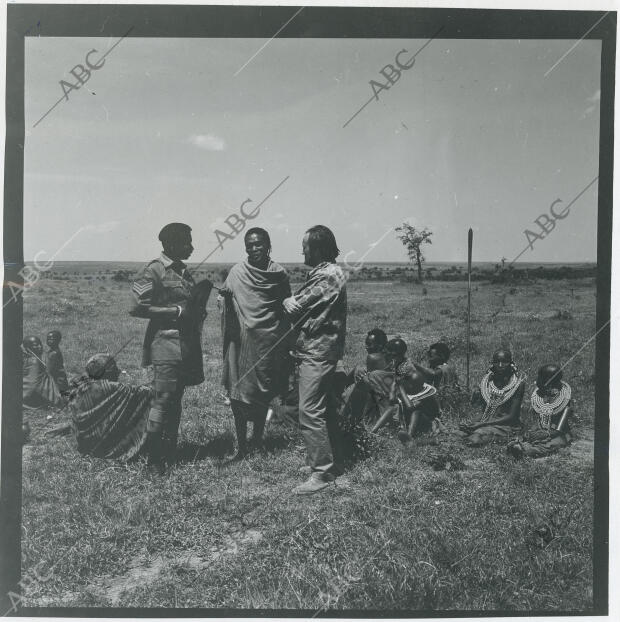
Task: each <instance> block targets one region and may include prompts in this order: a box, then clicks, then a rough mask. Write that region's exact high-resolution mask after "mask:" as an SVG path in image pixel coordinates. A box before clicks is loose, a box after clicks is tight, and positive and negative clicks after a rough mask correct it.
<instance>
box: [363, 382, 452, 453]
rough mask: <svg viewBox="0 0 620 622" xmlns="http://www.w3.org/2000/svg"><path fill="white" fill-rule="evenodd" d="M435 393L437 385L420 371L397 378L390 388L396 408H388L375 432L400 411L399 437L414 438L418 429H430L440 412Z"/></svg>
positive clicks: (420, 431)
mask: <svg viewBox="0 0 620 622" xmlns="http://www.w3.org/2000/svg"><path fill="white" fill-rule="evenodd" d="M436 394H437V389H436V388H435V387H434V386H432V385H430V384H428V383H426V382H424V376H423V375H422V374H421V373H419V372H417V371H413V372H411V373H410V374H407V375H405V376H403V377H402V378H399V379H397V380H395V381H394V383H393V385H392V389H391V391H390V403H391V404H393V405H394V410H386V411H385V412H384V413H383V414H382V415H381V417H380V418H379V420H378V421H377V423H375V425H374V426H373V428H372V432H374V433H376V432H377V431H378V430H379V429H381V428H382V427H383V426H384V425H385V424H386V423H388V421H390V420H391V419H392V418H393V417H394V414H395V412H396V413H398V414H399V415H400V420H401V425H402V429H401V430H400V431H399V433H398V438H399V439H400V440H401V441H402V442H404V443H407V442H409V441H411V440H412V438H413V436H414V435H415V434H416V433H423V432H430V431H431V429H432V423H433V421H434V420H435V419H437V418H438V417H439V414H440V411H439V403H438V402H437V397H436Z"/></svg>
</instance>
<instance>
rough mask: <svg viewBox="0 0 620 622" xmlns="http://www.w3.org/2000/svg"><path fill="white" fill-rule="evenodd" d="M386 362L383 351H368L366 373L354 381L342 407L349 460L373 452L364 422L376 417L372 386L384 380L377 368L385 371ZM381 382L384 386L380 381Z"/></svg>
mask: <svg viewBox="0 0 620 622" xmlns="http://www.w3.org/2000/svg"><path fill="white" fill-rule="evenodd" d="M387 365H388V364H387V361H386V359H385V355H384V354H383V353H382V352H374V353H371V354H368V356H367V357H366V373H365V374H364V375H363V376H361V377H360V379H359V380H358V381H357V382H356V383H355V385H354V386H353V390H352V391H351V393H350V394H349V395H348V397H347V399H346V401H345V402H344V404H343V406H342V408H341V409H340V417H339V427H340V431H341V445H342V450H343V457H344V459H345V460H346V461H348V460H357V459H360V458H367V457H368V456H369V455H370V454H371V447H372V442H371V440H370V438H369V436H368V432H367V431H366V428H365V427H364V425H363V423H362V422H363V421H364V420H368V419H373V420H374V419H375V418H376V417H377V416H378V413H379V412H380V411H379V408H380V407H379V404H378V402H377V398H376V396H375V393H374V391H373V386H375V385H376V384H377V383H380V382H381V380H380V378H381V376H380V375H379V373H375V372H381V371H384V370H385V369H386V368H387ZM390 376H391V374H390ZM378 386H379V390H383V388H382V386H381V385H378ZM388 406H389V405H388Z"/></svg>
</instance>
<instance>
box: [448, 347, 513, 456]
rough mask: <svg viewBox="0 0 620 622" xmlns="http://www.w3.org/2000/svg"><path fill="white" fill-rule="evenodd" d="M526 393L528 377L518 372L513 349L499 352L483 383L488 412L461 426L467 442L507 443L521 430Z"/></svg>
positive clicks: (469, 443) (486, 410)
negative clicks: (512, 352) (522, 408)
mask: <svg viewBox="0 0 620 622" xmlns="http://www.w3.org/2000/svg"><path fill="white" fill-rule="evenodd" d="M524 392H525V378H524V376H523V374H521V373H519V372H518V371H517V368H516V366H515V364H514V363H513V361H512V354H511V352H510V351H509V350H497V352H495V354H493V361H492V363H491V368H490V369H489V371H488V373H487V374H486V375H485V376H484V378H483V379H482V381H481V382H480V391H479V393H477V395H476V394H475V395H474V398H473V399H472V401H474V400H475V398H476V397H480V398H482V403H483V404H484V411H483V413H482V416H481V417H480V419H479V420H478V421H476V422H474V423H469V424H461V425H460V426H459V427H460V432H457V433H456V434H457V435H459V436H461V437H462V439H463V440H464V442H465V443H467V444H468V445H471V446H480V445H484V444H486V443H489V442H491V441H497V440H500V441H507V440H509V439H510V437H511V436H514V435H516V434H518V433H519V432H520V431H521V403H522V402H523V394H524Z"/></svg>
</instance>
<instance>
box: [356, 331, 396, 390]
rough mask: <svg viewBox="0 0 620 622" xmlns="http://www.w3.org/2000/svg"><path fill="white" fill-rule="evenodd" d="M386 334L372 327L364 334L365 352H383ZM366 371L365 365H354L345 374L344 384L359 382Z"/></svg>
mask: <svg viewBox="0 0 620 622" xmlns="http://www.w3.org/2000/svg"><path fill="white" fill-rule="evenodd" d="M387 340H388V339H387V335H386V334H385V333H384V332H383V331H382V330H381V329H380V328H373V329H372V330H369V331H368V333H367V334H366V340H365V342H364V347H365V348H366V352H367V354H383V353H384V352H385V345H386V344H387ZM366 372H367V368H366V366H365V365H363V364H360V365H355V366H354V367H353V369H352V370H351V371H350V372H349V373H348V374H347V376H346V386H347V387H348V386H350V385H352V384H354V383H355V382H359V380H360V379H361V377H362V376H363V375H364V374H365V373H366Z"/></svg>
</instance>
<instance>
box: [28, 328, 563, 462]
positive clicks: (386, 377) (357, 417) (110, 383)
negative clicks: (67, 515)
mask: <svg viewBox="0 0 620 622" xmlns="http://www.w3.org/2000/svg"><path fill="white" fill-rule="evenodd" d="M61 338H62V336H61V334H60V332H59V331H57V330H54V331H50V332H49V333H48V335H47V339H46V342H47V345H48V348H49V349H48V351H47V352H46V353H45V355H44V353H43V345H42V343H41V340H40V339H39V338H38V337H34V336H29V337H26V338H25V339H24V340H23V342H22V353H23V404H24V407H25V409H26V411H31V412H32V411H33V410H35V411H36V410H38V409H41V408H56V409H58V408H64V407H68V408H69V412H70V414H71V423H70V424H61V425H60V426H57V427H56V428H53V429H52V430H50V431H49V432H48V433H51V434H64V433H70V432H73V433H74V434H75V435H76V439H77V443H78V450H79V451H80V452H81V453H87V454H90V455H93V456H95V457H101V458H114V459H119V460H128V459H130V458H132V457H134V456H136V455H138V454H139V453H140V450H141V449H142V448H143V446H144V443H145V439H146V422H147V419H148V412H149V407H150V402H151V399H152V397H153V394H154V392H153V389H152V387H151V386H150V385H145V386H137V387H133V386H130V385H127V384H124V383H120V382H118V380H119V375H120V371H119V369H118V367H117V364H116V361H115V360H114V358H113V357H112V356H110V355H107V354H96V355H94V356H93V357H91V358H90V359H89V361H88V363H87V365H86V373H85V374H83V375H82V376H80V377H78V378H75V379H73V380H72V381H71V382H68V380H67V375H66V372H65V369H64V362H63V356H62V353H61V351H60V347H59V346H60V341H61ZM365 346H366V351H367V357H366V364H365V365H358V366H355V367H353V369H351V370H350V371H346V370H345V369H344V368H343V367H342V366H340V368H339V370H338V372H337V374H336V381H335V383H336V387H335V389H334V391H335V396H336V398H337V401H338V411H339V417H338V420H339V424H340V427H341V428H342V429H343V431H348V432H352V433H353V435H355V434H358V433H359V432H360V430H363V431H364V433H367V432H371V433H375V434H376V433H377V432H378V431H379V430H380V429H381V428H383V427H384V426H389V425H391V426H393V427H396V428H397V429H398V433H397V434H398V438H399V439H400V440H401V441H402V442H403V443H405V444H407V445H410V444H411V442H412V439H413V438H414V437H415V436H418V435H421V434H425V433H431V434H433V435H435V436H436V437H437V438H438V439H441V438H442V437H445V439H446V440H451V441H459V442H463V443H465V444H467V445H468V446H472V447H475V446H481V445H484V444H486V443H489V442H492V441H495V442H498V441H499V442H505V443H507V451H508V453H510V454H511V455H512V456H514V457H515V458H521V457H522V456H530V457H533V458H539V457H543V456H548V455H550V454H552V453H554V452H555V451H557V450H558V449H559V448H562V447H566V446H568V445H569V444H570V442H571V440H572V437H571V432H570V427H569V418H570V416H571V415H572V413H573V408H572V401H571V388H570V386H569V385H568V384H567V383H566V382H564V381H563V380H562V370H561V368H560V367H559V366H557V365H554V364H549V365H543V366H542V367H541V368H540V369H539V371H538V376H537V379H536V387H535V388H534V391H533V393H532V395H531V408H532V411H533V412H534V413H535V414H536V416H537V418H538V428H537V429H536V430H533V431H531V432H530V433H529V434H526V435H525V436H524V435H523V434H522V422H521V408H522V402H523V397H524V394H525V388H526V384H525V377H524V375H523V374H522V373H520V372H519V371H518V369H517V367H516V365H515V364H514V362H513V358H512V354H511V353H510V352H509V351H508V350H506V349H501V350H497V351H496V352H495V353H494V354H493V357H492V361H491V365H490V367H489V369H488V371H487V372H486V373H485V375H484V376H483V378H482V380H481V382H480V385H479V388H478V389H476V390H475V391H474V392H473V394H472V396H471V404H472V405H474V406H479V407H480V409H481V414H480V416H479V418H478V419H477V420H476V421H471V422H466V423H460V424H459V427H458V429H449V428H448V427H446V425H445V424H444V423H443V422H442V403H443V402H444V400H446V399H448V398H449V394H450V390H451V389H456V390H457V391H460V387H459V384H458V377H457V373H456V369H455V367H454V365H453V364H452V363H451V362H450V348H449V347H448V346H447V345H446V344H445V343H442V342H438V343H434V344H432V345H431V346H430V347H429V348H428V352H427V358H428V364H427V365H423V364H421V363H415V362H413V361H411V360H410V359H409V358H408V357H407V344H406V343H405V342H404V340H403V339H402V338H400V337H395V338H393V339H389V340H388V338H387V335H386V334H385V332H384V331H382V330H381V329H379V328H375V329H373V330H371V331H369V332H368V334H367V336H366V339H365ZM296 395H297V392H296V386H295V381H294V374H293V378H292V380H291V383H290V384H289V393H288V395H287V396H283V398H282V404H281V407H282V408H281V410H280V415H281V416H280V419H281V421H285V422H286V421H288V422H289V423H290V422H291V421H295V420H296V419H297V412H296V410H297V408H298V406H297V404H296Z"/></svg>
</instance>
